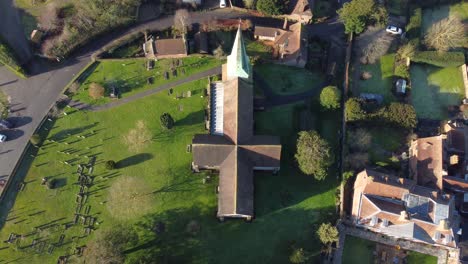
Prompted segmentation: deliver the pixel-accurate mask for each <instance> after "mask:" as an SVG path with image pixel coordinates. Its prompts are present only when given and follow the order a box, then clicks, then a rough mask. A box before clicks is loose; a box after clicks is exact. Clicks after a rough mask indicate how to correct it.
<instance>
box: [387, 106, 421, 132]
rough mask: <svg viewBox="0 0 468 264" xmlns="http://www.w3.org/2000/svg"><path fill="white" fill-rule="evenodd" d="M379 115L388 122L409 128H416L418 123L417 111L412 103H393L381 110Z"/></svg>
mask: <svg viewBox="0 0 468 264" xmlns="http://www.w3.org/2000/svg"><path fill="white" fill-rule="evenodd" d="M379 116H380V117H381V118H383V119H384V121H386V122H389V123H392V124H394V125H397V126H400V127H403V128H407V129H413V128H415V127H416V125H417V123H418V119H417V117H416V111H415V110H414V107H413V106H412V105H410V104H404V103H391V104H390V105H389V106H386V107H384V108H382V109H381V110H380V111H379Z"/></svg>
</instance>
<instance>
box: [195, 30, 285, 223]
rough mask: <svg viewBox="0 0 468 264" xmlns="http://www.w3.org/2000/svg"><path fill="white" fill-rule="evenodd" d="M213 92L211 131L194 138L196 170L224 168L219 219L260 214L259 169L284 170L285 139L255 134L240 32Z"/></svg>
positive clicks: (249, 72) (249, 73)
mask: <svg viewBox="0 0 468 264" xmlns="http://www.w3.org/2000/svg"><path fill="white" fill-rule="evenodd" d="M210 89H211V91H210V95H211V96H210V104H211V106H210V133H209V134H198V135H195V136H194V138H193V140H192V153H193V162H192V169H193V170H194V171H200V170H216V171H219V186H218V211H217V217H218V218H219V219H220V220H221V221H223V220H224V219H226V218H242V219H245V220H247V221H251V220H252V218H253V217H254V182H253V177H254V171H272V172H277V171H278V170H279V169H280V161H281V143H280V139H279V137H276V136H267V135H254V116H253V95H254V91H253V78H252V66H251V64H250V60H249V57H248V56H247V51H246V48H245V44H244V41H243V38H242V31H241V29H240V27H239V28H238V30H237V34H236V38H235V40H234V45H233V47H232V51H231V54H230V55H229V56H228V59H227V64H224V65H223V71H222V81H220V82H216V83H214V84H212V86H211V88H210Z"/></svg>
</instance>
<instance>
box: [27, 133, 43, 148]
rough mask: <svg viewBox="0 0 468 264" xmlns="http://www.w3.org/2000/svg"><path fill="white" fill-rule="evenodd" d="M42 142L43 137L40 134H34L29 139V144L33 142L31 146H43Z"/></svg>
mask: <svg viewBox="0 0 468 264" xmlns="http://www.w3.org/2000/svg"><path fill="white" fill-rule="evenodd" d="M41 141H42V140H41V136H40V135H39V134H34V135H32V136H31V138H30V139H29V142H31V144H33V145H34V146H37V145H39V144H41Z"/></svg>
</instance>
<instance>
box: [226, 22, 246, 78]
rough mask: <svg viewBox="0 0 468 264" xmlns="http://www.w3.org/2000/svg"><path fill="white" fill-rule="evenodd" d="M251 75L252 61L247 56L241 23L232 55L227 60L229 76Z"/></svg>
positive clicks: (243, 76) (242, 76) (244, 76)
mask: <svg viewBox="0 0 468 264" xmlns="http://www.w3.org/2000/svg"><path fill="white" fill-rule="evenodd" d="M250 76H251V66H250V61H249V57H248V56H247V51H246V49H245V44H244V40H243V38H242V31H241V25H240V23H239V28H238V29H237V34H236V39H235V40H234V45H233V46H232V51H231V55H229V56H228V60H227V77H228V79H231V78H235V77H241V78H249V77H250Z"/></svg>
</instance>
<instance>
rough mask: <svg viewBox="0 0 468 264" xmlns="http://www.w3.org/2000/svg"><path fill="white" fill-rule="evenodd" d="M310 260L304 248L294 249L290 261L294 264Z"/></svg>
mask: <svg viewBox="0 0 468 264" xmlns="http://www.w3.org/2000/svg"><path fill="white" fill-rule="evenodd" d="M308 259H309V257H308V256H307V252H306V251H305V250H304V249H303V248H294V249H293V252H292V254H291V256H289V261H290V262H291V263H294V264H300V263H305V262H306V261H307V260H308Z"/></svg>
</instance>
